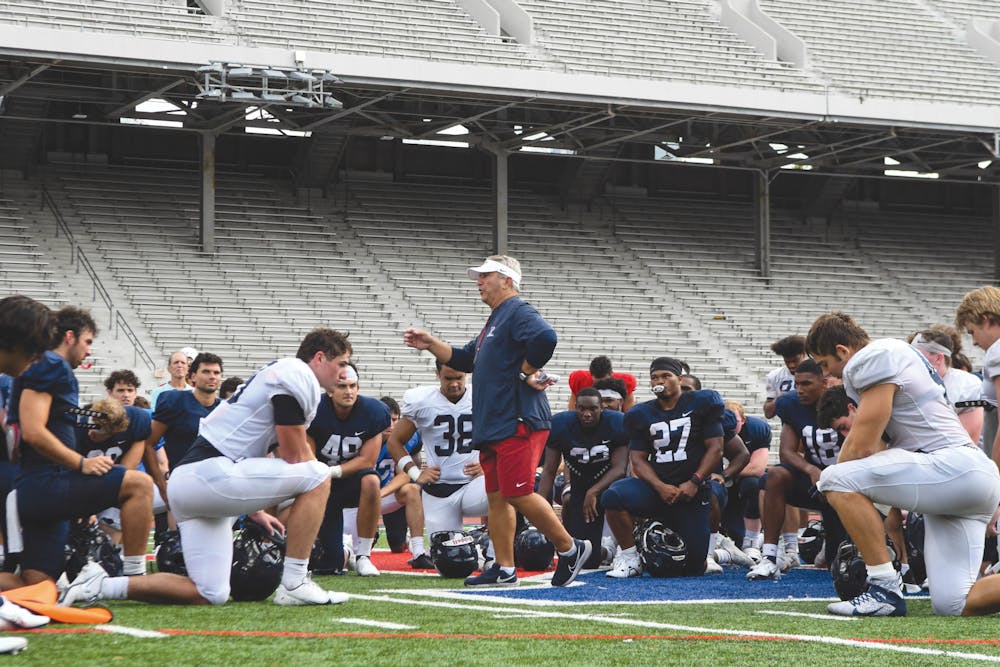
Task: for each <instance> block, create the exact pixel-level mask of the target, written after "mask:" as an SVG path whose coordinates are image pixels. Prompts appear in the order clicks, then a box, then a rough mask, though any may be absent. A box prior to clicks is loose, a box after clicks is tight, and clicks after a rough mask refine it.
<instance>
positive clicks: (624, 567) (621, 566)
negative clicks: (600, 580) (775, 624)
mask: <svg viewBox="0 0 1000 667" xmlns="http://www.w3.org/2000/svg"><path fill="white" fill-rule="evenodd" d="M604 576H606V577H611V578H612V579H628V578H630V577H641V576H642V559H641V558H639V554H638V553H636V554H631V555H629V554H626V553H624V552H622V551H619V552H618V554H617V555H616V556H615V559H614V561H612V563H611V569H610V570H608V571H607V572H605V573H604Z"/></svg>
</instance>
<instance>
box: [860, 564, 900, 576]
mask: <svg viewBox="0 0 1000 667" xmlns="http://www.w3.org/2000/svg"><path fill="white" fill-rule="evenodd" d="M866 567H867V569H868V578H869V579H883V580H889V579H895V578H896V577H897V576H899V575H898V574H897V573H896V568H894V567H893V566H892V563H882V564H881V565H868V566H866Z"/></svg>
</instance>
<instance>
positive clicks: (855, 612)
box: [826, 582, 906, 616]
mask: <svg viewBox="0 0 1000 667" xmlns="http://www.w3.org/2000/svg"><path fill="white" fill-rule="evenodd" d="M826 609H827V611H829V612H830V613H831V614H834V615H835V616H906V600H904V599H903V596H902V595H900V594H899V593H897V592H896V591H893V590H889V589H888V588H883V587H881V586H879V585H877V584H874V583H871V582H869V584H868V589H867V590H866V591H865V592H864V593H862V594H861V595H859V596H858V597H856V598H854V599H852V600H847V601H846V602H834V603H833V604H831V605H829V606H828V607H827V608H826Z"/></svg>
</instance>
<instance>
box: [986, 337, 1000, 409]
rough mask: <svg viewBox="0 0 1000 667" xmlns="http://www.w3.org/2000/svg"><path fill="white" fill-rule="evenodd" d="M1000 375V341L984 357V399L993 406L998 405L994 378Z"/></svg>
mask: <svg viewBox="0 0 1000 667" xmlns="http://www.w3.org/2000/svg"><path fill="white" fill-rule="evenodd" d="M998 375H1000V340H998V341H996V342H995V343H993V344H992V345H990V348H989V349H988V350H986V356H985V357H983V383H982V389H983V398H984V399H985V400H987V401H989V402H990V403H991V404H993V405H996V404H997V388H996V385H995V384H993V380H994V378H996V377H997V376H998Z"/></svg>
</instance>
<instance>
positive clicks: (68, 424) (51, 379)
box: [7, 351, 83, 468]
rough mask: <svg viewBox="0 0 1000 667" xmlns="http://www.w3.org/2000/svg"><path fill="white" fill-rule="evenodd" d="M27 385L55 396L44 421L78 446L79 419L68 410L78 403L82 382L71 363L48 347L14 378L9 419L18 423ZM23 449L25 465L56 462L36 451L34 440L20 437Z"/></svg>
mask: <svg viewBox="0 0 1000 667" xmlns="http://www.w3.org/2000/svg"><path fill="white" fill-rule="evenodd" d="M25 389H31V390H33V391H37V392H41V393H45V394H50V395H51V396H52V406H51V407H50V408H49V419H48V421H47V422H45V428H47V429H48V430H49V431H50V432H51V433H52V435H54V436H55V437H56V438H58V439H59V442H61V443H63V444H64V445H66V446H67V447H69V448H70V449H73V450H76V449H77V435H76V431H77V428H76V425H77V424H78V423H79V421H80V420H79V418H78V417H77V416H76V415H74V414H70V413H69V412H68V411H69V410H70V409H73V408H77V407H79V401H80V397H79V385H78V384H77V382H76V376H75V375H73V369H72V368H70V366H69V363H68V362H67V361H66V360H65V359H63V358H62V357H60V356H59V355H58V354H56V353H55V352H52V351H49V352H46V353H45V354H44V355H42V357H41V358H40V359H39V360H38V361H36V362H35V363H33V364H31V366H29V367H28V370H26V371H25V372H24V373H23V374H21V376H20V377H18V378H16V379H15V380H14V389H13V391H12V392H11V397H10V410H9V412H8V415H7V421H8V422H10V423H14V424H17V423H19V416H18V413H19V409H20V405H21V393H22V392H23V391H24V390H25ZM20 452H21V466H22V467H26V468H27V467H31V466H40V465H51V464H52V463H53V462H52V461H51V460H49V459H48V458H46V457H45V456H43V455H42V454H40V453H38V452H37V451H35V448H34V447H32V446H31V443H30V442H27V441H25V440H24V438H21V444H20ZM82 453H83V452H81V454H82Z"/></svg>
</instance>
